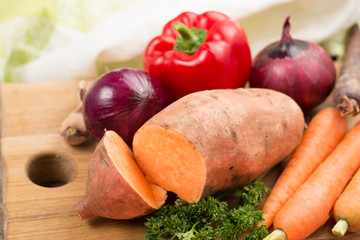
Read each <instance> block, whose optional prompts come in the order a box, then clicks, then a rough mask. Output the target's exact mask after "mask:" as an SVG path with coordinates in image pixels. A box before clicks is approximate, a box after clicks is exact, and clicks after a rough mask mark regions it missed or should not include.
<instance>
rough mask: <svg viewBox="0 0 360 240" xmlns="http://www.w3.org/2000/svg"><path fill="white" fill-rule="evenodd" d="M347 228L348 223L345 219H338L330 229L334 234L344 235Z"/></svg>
mask: <svg viewBox="0 0 360 240" xmlns="http://www.w3.org/2000/svg"><path fill="white" fill-rule="evenodd" d="M348 228H349V224H348V223H347V221H346V220H343V219H340V220H339V221H338V222H337V223H336V224H335V226H334V227H333V229H332V230H331V231H332V233H333V234H334V235H336V236H340V237H342V236H344V235H345V233H346V232H347V229H348Z"/></svg>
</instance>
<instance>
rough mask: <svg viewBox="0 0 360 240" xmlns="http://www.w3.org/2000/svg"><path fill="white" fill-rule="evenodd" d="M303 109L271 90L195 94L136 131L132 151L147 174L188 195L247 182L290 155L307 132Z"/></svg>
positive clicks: (187, 197) (190, 197) (186, 197)
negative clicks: (305, 131)
mask: <svg viewBox="0 0 360 240" xmlns="http://www.w3.org/2000/svg"><path fill="white" fill-rule="evenodd" d="M304 125H305V123H304V115H303V112H302V111H301V109H300V107H299V106H298V105H297V104H296V103H295V101H293V100H292V99H291V98H290V97H289V96H287V95H285V94H283V93H280V92H276V91H274V90H269V89H254V88H250V89H236V90H234V89H223V90H209V91H202V92H196V93H192V94H190V95H187V96H185V97H183V98H181V99H180V100H178V101H176V102H174V103H172V104H171V105H169V106H168V107H166V108H165V109H163V110H162V111H161V112H159V113H158V114H156V115H155V116H154V117H152V118H151V119H150V120H149V121H147V122H146V123H145V124H144V125H143V126H142V127H141V128H140V129H139V130H138V131H137V132H136V134H135V136H134V141H133V152H134V156H135V159H136V161H137V162H138V164H139V167H140V168H141V170H142V171H143V172H144V174H145V176H146V177H147V179H148V180H149V181H150V182H152V183H155V184H158V185H159V186H161V187H163V188H164V189H166V190H167V191H171V192H174V193H175V194H177V195H178V196H179V197H180V198H182V199H183V200H185V201H188V202H197V201H199V200H200V199H201V198H203V197H205V196H207V195H211V194H213V193H216V192H219V191H222V190H227V189H231V188H235V187H240V186H244V185H246V184H248V183H250V182H252V181H253V180H255V179H256V178H257V177H259V176H260V175H261V174H263V173H264V172H265V171H267V170H268V169H270V168H271V167H273V166H274V165H275V164H277V163H279V162H280V161H281V160H283V159H284V158H286V157H287V156H288V155H289V154H290V153H291V152H292V151H293V150H294V149H295V147H297V145H298V144H299V143H300V140H301V138H302V136H303V131H304Z"/></svg>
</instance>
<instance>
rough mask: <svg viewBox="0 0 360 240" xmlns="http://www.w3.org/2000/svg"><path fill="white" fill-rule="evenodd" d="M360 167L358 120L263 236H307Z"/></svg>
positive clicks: (325, 215)
mask: <svg viewBox="0 0 360 240" xmlns="http://www.w3.org/2000/svg"><path fill="white" fill-rule="evenodd" d="M319 151H322V149H319ZM359 167H360V121H359V122H357V123H356V125H355V126H354V127H353V128H352V129H351V130H350V132H349V133H347V134H346V135H345V137H344V138H343V140H341V142H340V143H339V144H338V145H337V147H336V148H335V150H334V151H333V152H332V153H331V154H330V155H329V156H328V157H327V158H326V159H325V161H324V162H323V163H321V164H320V166H319V167H318V168H317V169H316V170H315V171H314V172H313V173H312V174H311V175H310V177H309V178H308V179H307V180H306V182H305V183H304V184H303V185H301V186H300V187H299V189H298V190H297V191H296V192H295V193H294V194H293V195H292V196H291V197H290V198H289V199H288V201H287V202H286V203H285V204H284V206H283V207H282V208H281V209H280V211H279V212H278V214H277V215H276V217H275V219H274V223H273V226H274V229H276V230H277V231H274V232H272V233H271V234H270V235H268V236H267V237H266V238H265V239H267V240H269V239H271V240H274V239H287V240H293V239H305V238H306V237H308V236H310V235H311V234H312V233H313V232H315V231H316V229H318V228H319V227H320V226H321V225H323V224H324V223H325V222H326V221H327V220H328V218H329V214H330V211H331V210H332V208H333V206H334V204H335V202H336V200H337V199H338V197H339V196H340V194H341V192H342V191H343V190H344V188H345V186H346V184H347V183H348V182H349V180H350V179H351V177H352V176H353V175H354V174H355V172H356V170H357V169H358V168H359ZM280 233H282V234H280ZM284 236H285V238H284Z"/></svg>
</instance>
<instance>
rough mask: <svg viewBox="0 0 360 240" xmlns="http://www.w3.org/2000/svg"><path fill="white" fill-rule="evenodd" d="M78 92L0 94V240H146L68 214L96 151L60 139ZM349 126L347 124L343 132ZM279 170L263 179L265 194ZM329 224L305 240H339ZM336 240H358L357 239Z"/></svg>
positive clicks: (62, 86)
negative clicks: (64, 120) (65, 120)
mask: <svg viewBox="0 0 360 240" xmlns="http://www.w3.org/2000/svg"><path fill="white" fill-rule="evenodd" d="M77 84H78V83H77V82H48V83H41V84H5V85H2V86H1V100H2V101H1V118H0V119H1V133H2V135H1V156H2V157H1V165H2V166H1V170H2V171H1V174H2V176H1V180H2V181H1V196H2V197H1V205H0V209H1V219H0V220H1V221H0V223H1V228H0V234H1V235H2V238H1V239H9V240H17V239H18V240H42V239H44V240H45V239H46V240H49V239H51V240H60V239H84V240H85V239H86V240H91V239H94V240H95V239H103V240H113V239H121V240H137V239H145V229H144V226H143V223H144V218H141V219H137V220H131V221H117V220H109V219H103V218H92V219H88V220H84V221H82V220H80V218H79V217H78V215H77V212H76V211H75V210H74V209H73V205H74V204H75V203H77V202H78V201H79V200H80V199H81V197H82V196H83V194H84V193H85V188H86V179H87V168H88V163H89V159H90V157H91V155H92V152H93V150H94V147H95V143H94V142H93V141H89V142H87V143H86V144H84V145H82V146H79V147H71V146H68V145H67V144H66V143H65V142H64V141H63V140H62V139H61V137H60V136H59V127H60V123H61V122H62V120H63V119H64V118H65V117H66V116H67V114H68V113H70V111H71V110H72V109H73V108H75V106H76V104H77V100H76V87H77ZM331 104H332V103H331V101H328V102H327V103H326V104H323V105H322V106H321V107H323V106H324V105H331ZM356 120H357V119H351V120H349V123H350V126H352V124H353V123H354V122H355V121H356ZM282 167H283V165H282V164H279V165H278V166H276V167H275V168H274V169H273V170H272V171H271V172H270V173H269V174H268V175H267V176H266V177H265V179H264V181H265V182H266V183H267V185H268V186H270V187H272V186H273V184H274V182H275V180H276V178H277V177H278V175H279V174H280V172H281V169H282ZM39 184H40V185H39ZM59 185H61V186H59ZM45 186H47V187H45ZM49 186H51V187H49ZM55 186H57V187H55ZM333 224H334V222H333V220H332V218H330V220H329V221H328V223H326V224H325V226H323V227H321V228H320V229H319V230H318V231H317V232H315V233H314V234H313V235H311V236H310V237H309V239H338V238H336V237H334V236H333V235H332V234H331V232H330V229H331V228H332V226H333ZM343 239H360V233H358V234H349V235H347V236H346V237H344V238H343Z"/></svg>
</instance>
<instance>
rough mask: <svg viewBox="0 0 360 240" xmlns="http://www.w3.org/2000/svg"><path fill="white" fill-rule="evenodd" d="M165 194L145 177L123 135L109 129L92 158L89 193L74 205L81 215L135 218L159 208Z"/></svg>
mask: <svg viewBox="0 0 360 240" xmlns="http://www.w3.org/2000/svg"><path fill="white" fill-rule="evenodd" d="M166 196H167V194H166V191H165V190H164V189H162V188H161V187H159V186H157V185H155V184H151V183H149V182H148V181H147V180H146V179H145V177H144V174H143V173H142V171H141V170H140V169H139V167H138V165H137V164H136V162H135V160H134V158H133V154H132V152H131V150H130V148H129V147H128V146H127V145H126V143H125V142H124V141H123V140H122V139H121V137H119V135H117V134H116V133H115V132H113V131H107V132H106V133H105V135H104V137H103V138H102V139H101V141H100V142H99V143H98V145H97V147H96V149H95V151H94V154H93V156H92V159H91V161H90V166H89V173H88V182H87V190H86V194H85V196H84V197H83V199H82V200H81V201H80V202H79V203H78V204H76V205H75V209H76V210H77V211H78V213H79V216H80V217H81V218H82V219H85V218H88V217H93V216H100V217H105V218H111V219H132V218H136V217H140V216H143V215H146V214H148V213H150V212H152V211H154V210H156V209H158V208H160V207H161V206H162V205H163V204H164V203H165V200H166Z"/></svg>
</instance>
